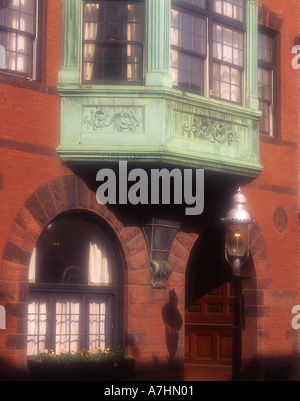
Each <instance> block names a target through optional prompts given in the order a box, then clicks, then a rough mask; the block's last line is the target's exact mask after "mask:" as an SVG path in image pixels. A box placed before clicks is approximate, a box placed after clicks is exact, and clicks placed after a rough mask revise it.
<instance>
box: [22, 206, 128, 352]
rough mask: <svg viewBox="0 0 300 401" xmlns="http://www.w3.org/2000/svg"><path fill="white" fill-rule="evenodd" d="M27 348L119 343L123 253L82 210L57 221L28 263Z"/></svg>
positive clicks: (71, 348)
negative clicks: (119, 262)
mask: <svg viewBox="0 0 300 401" xmlns="http://www.w3.org/2000/svg"><path fill="white" fill-rule="evenodd" d="M29 281H30V288H29V305H28V333H27V352H28V354H29V355H32V354H36V353H37V352H38V351H39V350H43V349H53V350H54V351H55V352H56V353H58V354H59V353H61V352H63V351H64V350H66V351H79V350H81V349H89V350H95V349H98V348H99V347H100V348H103V349H104V348H108V347H113V346H117V345H120V341H121V337H120V334H119V331H118V325H119V324H120V318H121V317H120V311H119V306H120V305H119V299H120V297H119V286H120V278H119V269H118V257H117V254H116V252H115V249H114V247H113V245H112V243H111V241H110V239H109V237H108V236H107V235H106V233H105V232H104V231H103V230H102V229H101V228H100V226H98V225H97V224H95V223H94V222H93V221H92V220H90V219H89V218H87V217H86V216H82V215H81V214H80V212H78V213H75V212H73V213H72V214H63V215H61V216H59V217H58V218H56V219H55V220H54V221H52V222H51V223H50V224H49V225H48V226H47V227H46V228H45V230H44V231H43V233H42V234H41V236H40V238H39V239H38V241H37V244H36V247H35V250H34V253H33V255H32V258H31V263H30V269H29Z"/></svg>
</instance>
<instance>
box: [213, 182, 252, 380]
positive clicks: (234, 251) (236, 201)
mask: <svg viewBox="0 0 300 401" xmlns="http://www.w3.org/2000/svg"><path fill="white" fill-rule="evenodd" d="M246 203H247V199H246V197H245V196H244V195H243V194H242V193H241V189H240V188H239V189H238V192H237V193H236V194H235V195H234V197H233V208H232V209H231V210H230V211H229V212H228V213H227V216H226V217H225V218H222V219H221V221H222V222H224V223H225V224H226V239H225V258H226V260H227V261H228V263H230V264H231V266H232V279H233V290H234V303H233V349H232V380H233V381H238V380H239V379H240V366H241V327H240V326H241V324H240V315H241V308H240V304H241V266H242V264H243V263H244V262H246V260H247V259H248V257H249V230H250V226H251V225H252V224H253V223H254V220H253V219H252V217H251V215H250V213H249V212H248V210H247V209H246V208H245V204H246Z"/></svg>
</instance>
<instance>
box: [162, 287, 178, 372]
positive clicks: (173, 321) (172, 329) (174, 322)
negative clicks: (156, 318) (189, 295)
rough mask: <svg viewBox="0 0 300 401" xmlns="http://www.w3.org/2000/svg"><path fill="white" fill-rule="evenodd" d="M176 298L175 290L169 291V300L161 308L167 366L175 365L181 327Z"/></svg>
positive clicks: (172, 366)
mask: <svg viewBox="0 0 300 401" xmlns="http://www.w3.org/2000/svg"><path fill="white" fill-rule="evenodd" d="M177 305H178V298H177V295H176V292H175V290H174V289H173V290H171V291H170V292H169V302H168V303H167V304H166V305H165V306H164V307H163V309H162V317H163V321H164V323H165V326H166V345H167V349H168V352H169V367H170V368H174V367H175V366H176V360H175V355H176V352H177V348H178V339H179V333H178V332H179V330H180V329H181V327H182V316H181V314H180V313H179V310H178V308H177Z"/></svg>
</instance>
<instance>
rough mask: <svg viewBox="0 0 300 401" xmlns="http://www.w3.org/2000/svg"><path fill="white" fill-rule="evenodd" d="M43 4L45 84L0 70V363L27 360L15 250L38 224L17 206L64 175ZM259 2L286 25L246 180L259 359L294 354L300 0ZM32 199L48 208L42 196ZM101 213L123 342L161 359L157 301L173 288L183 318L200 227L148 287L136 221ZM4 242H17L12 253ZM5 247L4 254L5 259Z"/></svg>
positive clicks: (55, 58)
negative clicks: (120, 269) (113, 264)
mask: <svg viewBox="0 0 300 401" xmlns="http://www.w3.org/2000/svg"><path fill="white" fill-rule="evenodd" d="M45 3H46V10H45V11H46V12H45V18H46V24H45V46H44V65H45V68H44V82H43V83H41V84H39V83H34V82H27V81H26V83H25V82H24V81H23V80H22V79H17V78H14V77H12V76H6V75H5V74H3V73H0V114H1V115H0V205H1V207H0V261H1V262H0V294H1V295H0V296H1V298H0V299H1V300H0V303H1V305H5V306H6V308H7V330H5V333H2V332H1V331H0V364H1V363H2V365H4V363H3V362H5V363H7V364H8V365H7V364H5V369H7V366H11V367H18V368H25V367H26V351H24V350H25V349H26V344H25V343H24V341H25V339H26V317H27V315H26V313H27V312H26V294H27V270H26V269H27V267H26V263H25V262H24V260H23V259H22V258H24V257H25V258H26V253H30V251H31V250H32V248H33V246H34V242H35V240H36V236H37V234H38V232H40V230H41V226H40V225H39V223H38V219H35V218H33V217H32V214H30V213H29V212H28V209H26V208H24V207H23V205H24V203H25V202H26V200H27V199H28V198H29V197H30V196H31V195H32V194H33V193H34V192H35V191H37V190H38V189H40V190H41V188H43V189H44V190H45V185H48V189H49V190H50V189H51V187H50V186H49V185H50V184H49V183H50V182H52V181H51V180H52V179H54V178H55V177H61V176H64V175H65V174H67V173H69V171H68V169H67V168H66V167H65V166H63V165H62V164H61V162H60V159H59V158H58V156H57V155H56V152H55V147H56V146H57V145H58V144H59V119H60V101H59V97H58V95H57V92H56V85H57V76H58V71H59V68H60V40H61V39H60V38H61V0H48V1H46V2H45ZM263 3H264V4H266V5H268V6H269V9H270V10H271V11H275V12H276V13H277V14H278V16H279V17H280V18H283V20H284V23H283V25H282V28H281V40H280V52H279V54H280V57H279V65H280V77H281V79H280V82H279V105H280V112H279V115H278V122H279V130H278V133H279V138H277V139H274V140H272V139H268V138H264V137H262V138H261V142H260V152H261V153H260V154H261V164H262V165H263V167H264V171H263V172H262V174H261V175H260V177H259V178H257V179H255V180H254V181H252V182H251V183H249V184H247V185H245V186H244V192H245V194H246V196H247V198H248V208H249V210H251V212H252V214H253V216H254V218H255V219H256V221H257V226H256V227H255V230H254V231H253V238H252V243H251V244H252V248H251V250H252V256H253V261H254V265H255V269H256V284H257V289H258V290H259V291H260V292H261V294H262V297H261V298H260V300H262V301H261V303H260V304H259V305H254V306H255V307H257V310H258V312H257V313H258V317H257V321H256V327H255V330H256V333H257V338H256V340H255V341H257V346H258V355H259V356H260V357H261V358H262V360H264V358H266V357H269V356H274V355H276V356H286V355H291V354H292V353H293V349H294V347H295V343H296V342H297V338H296V337H295V336H296V335H298V333H295V331H293V330H292V327H291V319H292V316H291V308H292V306H293V305H295V304H298V303H299V304H300V299H299V273H298V266H299V258H298V256H297V255H299V244H300V242H299V231H298V230H299V224H298V218H297V210H298V202H297V191H298V186H299V184H298V181H299V180H298V171H299V170H297V169H299V167H300V165H299V160H300V158H299V153H298V149H297V146H298V142H299V139H298V134H299V126H298V128H297V125H296V116H297V115H299V87H298V88H297V87H296V85H295V82H297V79H298V83H299V74H300V70H297V71H295V70H293V69H292V67H291V60H292V54H291V49H292V47H293V44H294V37H295V36H297V35H300V27H299V21H300V18H298V19H296V18H295V10H298V16H299V17H300V10H299V8H300V6H299V1H297V0H289V2H288V6H287V2H286V1H285V2H284V1H282V0H264V1H263ZM297 21H298V22H297ZM45 183H47V184H45ZM41 186H43V187H41ZM51 193H52V195H53V192H51ZM76 193H77V192H76ZM77 194H78V193H77ZM53 196H54V195H53ZM90 196H91V194H90ZM38 199H39V202H40V205H42V207H41V209H42V210H44V211H45V210H46V209H47V206H46V204H44V203H43V201H42V199H41V198H38ZM90 199H91V198H90ZM77 201H78V199H77ZM93 202H95V199H94V200H93ZM81 207H83V205H81ZM86 207H88V208H89V209H90V210H93V211H95V208H96V209H97V205H95V204H94V203H93V206H91V205H90V204H89V205H86ZM278 207H282V208H284V209H285V211H286V214H287V218H288V223H287V226H286V229H285V231H284V232H282V233H280V232H278V231H277V230H276V229H275V227H274V221H273V214H274V211H275V209H276V208H278ZM97 210H98V209H97ZM57 211H58V209H57ZM21 212H22V219H21V220H20V216H21V215H20V213H21ZM48 217H49V216H48ZM105 218H106V219H107V221H108V222H109V224H111V226H112V227H113V228H114V229H115V231H116V232H117V234H118V236H119V239H120V243H121V244H122V246H123V249H124V254H125V257H126V271H125V272H124V276H125V277H124V279H125V294H124V304H125V319H124V321H125V323H124V331H125V333H126V336H127V340H128V344H129V345H130V346H129V350H130V352H131V353H132V354H133V355H134V356H135V357H137V358H138V360H139V362H140V363H144V364H150V363H152V362H153V361H155V362H159V363H164V362H166V360H167V356H168V350H167V347H166V342H165V335H166V333H165V330H166V327H165V324H164V322H163V317H162V308H163V306H164V305H166V303H167V302H168V300H169V293H170V291H171V290H172V289H175V292H176V294H177V297H178V309H179V311H180V313H181V314H182V316H184V295H185V291H186V289H185V287H184V281H185V280H184V274H185V268H186V263H187V260H188V256H189V251H190V249H191V247H192V245H193V243H194V241H195V240H196V238H197V235H196V234H192V235H188V234H185V233H181V232H180V233H179V234H178V235H177V237H176V240H175V241H174V245H173V248H172V251H171V255H170V258H169V262H170V263H171V264H172V267H173V273H172V275H171V276H170V278H169V281H168V287H167V289H165V290H164V289H160V290H152V289H151V287H150V272H149V260H148V254H147V250H146V244H145V241H144V238H143V236H142V233H141V231H140V229H139V228H137V227H131V228H130V227H128V228H124V227H123V226H122V222H121V221H119V220H116V219H115V217H113V215H111V214H109V215H106V217H105ZM43 224H45V222H44V223H43ZM24 227H27V228H26V229H25V228H24ZM262 238H263V240H262ZM8 240H9V244H13V245H15V246H16V247H17V248H16V247H15V248H14V247H13V248H11V249H12V251H9V249H8V248H7V247H6V246H8V242H7V241H8ZM10 246H11V245H10ZM5 247H6V248H5ZM4 249H5V250H6V251H5V252H8V253H6V259H5V260H4V261H3V262H2V257H3V253H4ZM23 251H24V252H25V253H24V252H23ZM7 255H11V257H10V258H8V256H7ZM252 329H253V327H252ZM253 330H254V329H253ZM183 335H184V331H183V329H182V330H181V331H180V333H179V346H178V357H179V359H180V360H181V361H182V359H183V353H184V341H183ZM0 368H1V367H0Z"/></svg>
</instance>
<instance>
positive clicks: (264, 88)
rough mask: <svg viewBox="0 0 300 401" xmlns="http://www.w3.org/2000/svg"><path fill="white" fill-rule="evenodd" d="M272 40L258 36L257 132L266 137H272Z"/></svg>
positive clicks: (274, 66)
mask: <svg viewBox="0 0 300 401" xmlns="http://www.w3.org/2000/svg"><path fill="white" fill-rule="evenodd" d="M274 40H275V39H274V38H273V37H272V36H271V35H269V34H266V33H259V34H258V74H257V80H258V99H259V107H260V110H261V112H262V116H261V119H260V124H259V130H260V132H261V133H263V134H266V135H271V136H273V135H274V132H275V127H274V118H273V109H274V102H275V99H274V83H275V71H276V62H275V57H274V49H273V47H274Z"/></svg>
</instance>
